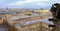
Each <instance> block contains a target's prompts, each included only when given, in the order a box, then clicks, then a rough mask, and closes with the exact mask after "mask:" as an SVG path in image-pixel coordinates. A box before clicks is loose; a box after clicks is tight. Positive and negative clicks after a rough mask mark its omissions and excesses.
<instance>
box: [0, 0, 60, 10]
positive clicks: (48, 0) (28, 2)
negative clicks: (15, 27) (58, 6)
mask: <svg viewBox="0 0 60 31" xmlns="http://www.w3.org/2000/svg"><path fill="white" fill-rule="evenodd" d="M59 1H60V0H0V8H6V7H7V6H8V7H9V8H44V9H49V8H50V7H51V5H52V4H54V3H60V2H59Z"/></svg>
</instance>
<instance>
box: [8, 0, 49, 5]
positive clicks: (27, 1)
mask: <svg viewBox="0 0 60 31" xmlns="http://www.w3.org/2000/svg"><path fill="white" fill-rule="evenodd" d="M41 1H48V0H26V1H18V2H14V3H10V4H8V5H10V6H12V5H25V4H28V3H33V2H41Z"/></svg>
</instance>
